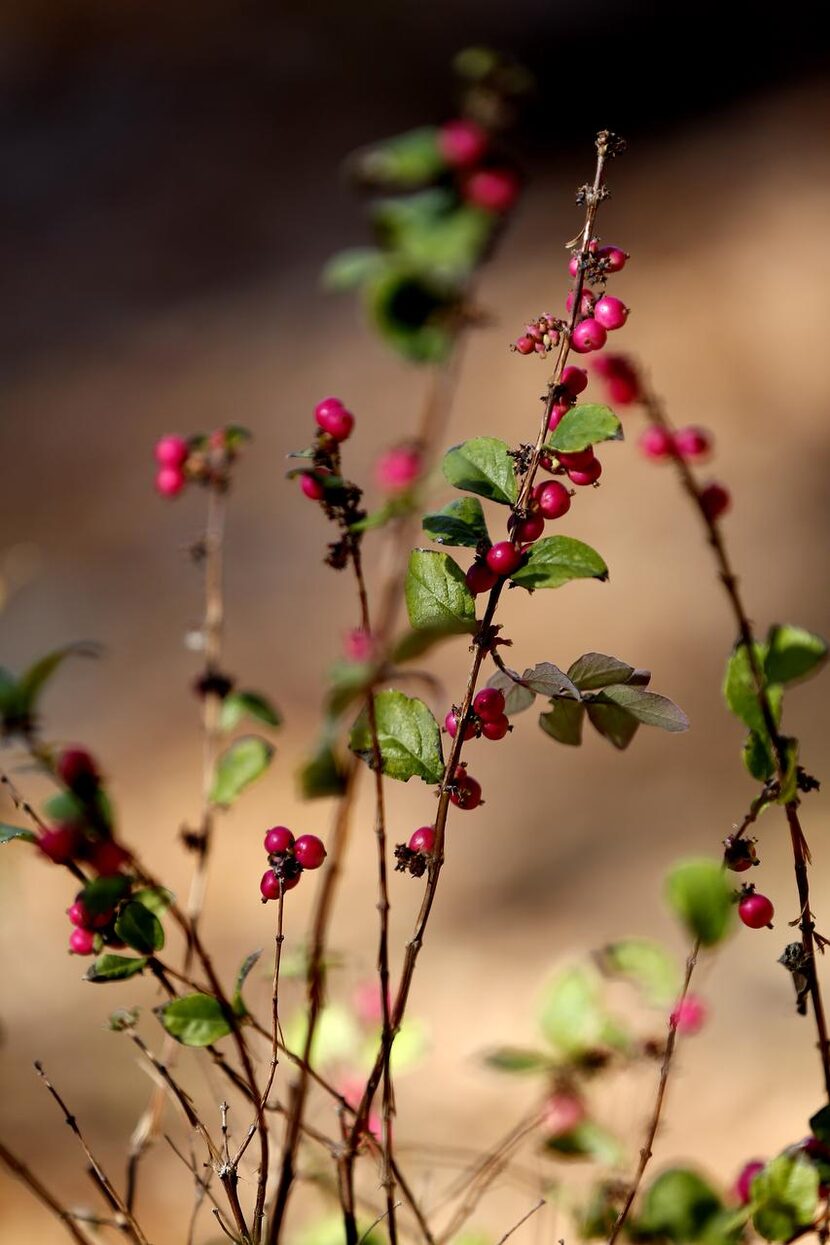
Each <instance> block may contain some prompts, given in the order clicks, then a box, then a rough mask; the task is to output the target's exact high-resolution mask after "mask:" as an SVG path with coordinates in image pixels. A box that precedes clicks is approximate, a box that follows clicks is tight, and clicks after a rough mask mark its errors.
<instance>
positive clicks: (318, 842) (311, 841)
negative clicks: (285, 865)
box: [294, 834, 326, 869]
mask: <svg viewBox="0 0 830 1245" xmlns="http://www.w3.org/2000/svg"><path fill="white" fill-rule="evenodd" d="M294 859H295V860H296V861H297V863H298V864H300V865H302V867H303V868H304V869H319V868H320V866H321V865H322V863H323V861H324V860H325V859H326V849H325V847H324V845H323V841H322V839H318V838H317V835H316V834H301V835H300V837H299V838H298V839H297V841H296V842H295V844H294Z"/></svg>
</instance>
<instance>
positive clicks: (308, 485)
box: [300, 471, 326, 501]
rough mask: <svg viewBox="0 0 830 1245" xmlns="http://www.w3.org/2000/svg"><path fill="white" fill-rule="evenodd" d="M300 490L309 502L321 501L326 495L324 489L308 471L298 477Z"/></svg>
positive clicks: (320, 482) (321, 483)
mask: <svg viewBox="0 0 830 1245" xmlns="http://www.w3.org/2000/svg"><path fill="white" fill-rule="evenodd" d="M300 488H301V489H302V491H303V492H304V493H305V495H306V497H308V498H309V500H310V501H322V500H323V498H324V497H325V495H326V487H325V485H324V484H323V482H322V480H318V479H317V477H316V476H315V475H312V474H311V472H310V471H308V472H305V473H304V474H303V475H301V476H300Z"/></svg>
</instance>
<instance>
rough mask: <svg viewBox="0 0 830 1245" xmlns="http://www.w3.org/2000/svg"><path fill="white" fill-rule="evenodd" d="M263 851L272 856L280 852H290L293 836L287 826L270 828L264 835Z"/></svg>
mask: <svg viewBox="0 0 830 1245" xmlns="http://www.w3.org/2000/svg"><path fill="white" fill-rule="evenodd" d="M264 842H265V850H266V852H268V854H269V855H271V856H274V855H277V854H281V853H282V852H290V851H291V848H292V847H293V846H294V835H293V834H292V833H291V831H290V830H289V829H288V826H272V827H271V829H270V830H269V831H268V833H267V834H266V835H265V840H264Z"/></svg>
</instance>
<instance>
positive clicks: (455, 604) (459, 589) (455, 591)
mask: <svg viewBox="0 0 830 1245" xmlns="http://www.w3.org/2000/svg"><path fill="white" fill-rule="evenodd" d="M406 608H407V611H408V613H409V621H410V623H411V625H412V626H413V627H414V628H415V629H416V630H418V631H444V632H446V633H447V634H449V635H453V634H460V633H463V632H473V631H475V628H476V604H475V599H474V597H473V595H472V593H471V592H470V590H469V588H468V587H467V585H466V583H465V582H464V572H463V571H462V570H461V567H460V566H458V564H457V563H456V562H454V561H453V560H452V558H451V557H450V556H449V554H447V553H438V552H437V551H436V550H434V549H413V550H412V553H411V554H410V557H409V567H408V569H407V573H406Z"/></svg>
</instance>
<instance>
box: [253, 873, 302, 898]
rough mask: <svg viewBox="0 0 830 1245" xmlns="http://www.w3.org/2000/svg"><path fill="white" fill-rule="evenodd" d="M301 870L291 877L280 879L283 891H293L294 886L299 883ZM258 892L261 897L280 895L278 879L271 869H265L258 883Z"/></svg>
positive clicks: (277, 896)
mask: <svg viewBox="0 0 830 1245" xmlns="http://www.w3.org/2000/svg"><path fill="white" fill-rule="evenodd" d="M302 876H303V875H302V871H300V872H299V873H297V874H295V876H294V877H293V878H283V879H282V889H283V892H285V891H293V889H294V887H295V886H298V885H299V881H300V878H301V877H302ZM259 889H260V893H261V895H262V898H263V899H279V897H280V879H279V878H278V877H277V875H276V873H275V872H274V870H273V869H266V870H265V872H264V873H263V875H262V879H261V881H260V883H259Z"/></svg>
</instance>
